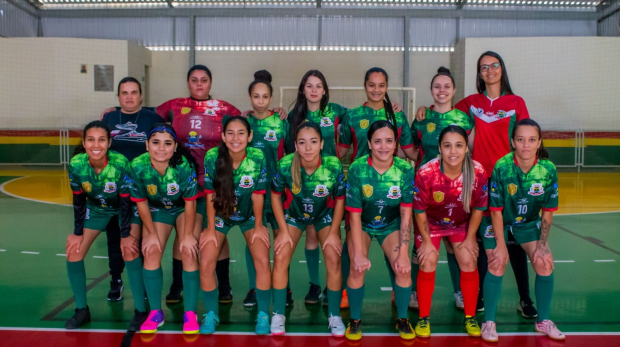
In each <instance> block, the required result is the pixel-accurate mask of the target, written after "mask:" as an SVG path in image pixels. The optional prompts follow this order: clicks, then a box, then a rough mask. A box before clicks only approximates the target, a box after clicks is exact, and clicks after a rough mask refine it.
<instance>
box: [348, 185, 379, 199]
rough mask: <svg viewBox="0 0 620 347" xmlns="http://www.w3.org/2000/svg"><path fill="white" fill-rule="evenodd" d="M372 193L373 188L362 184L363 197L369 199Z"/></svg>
mask: <svg viewBox="0 0 620 347" xmlns="http://www.w3.org/2000/svg"><path fill="white" fill-rule="evenodd" d="M347 188H348V183H347ZM372 192H373V188H372V186H371V185H370V184H364V185H363V186H362V193H364V196H365V197H367V198H370V197H371V196H372Z"/></svg>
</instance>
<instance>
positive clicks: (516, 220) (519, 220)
mask: <svg viewBox="0 0 620 347" xmlns="http://www.w3.org/2000/svg"><path fill="white" fill-rule="evenodd" d="M523 222H525V219H523V217H517V218H515V224H523Z"/></svg>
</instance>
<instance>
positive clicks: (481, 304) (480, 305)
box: [476, 295, 484, 312]
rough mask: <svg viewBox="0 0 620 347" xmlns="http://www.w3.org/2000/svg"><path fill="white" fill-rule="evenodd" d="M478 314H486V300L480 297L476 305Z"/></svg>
mask: <svg viewBox="0 0 620 347" xmlns="http://www.w3.org/2000/svg"><path fill="white" fill-rule="evenodd" d="M476 312H484V300H483V299H482V296H480V295H478V303H476Z"/></svg>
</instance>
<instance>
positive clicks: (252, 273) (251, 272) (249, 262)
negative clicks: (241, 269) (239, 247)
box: [245, 246, 256, 290]
mask: <svg viewBox="0 0 620 347" xmlns="http://www.w3.org/2000/svg"><path fill="white" fill-rule="evenodd" d="M245 267H246V268H247V270H248V279H249V281H250V290H252V289H256V268H255V267H254V259H252V254H251V253H250V248H249V247H248V246H245Z"/></svg>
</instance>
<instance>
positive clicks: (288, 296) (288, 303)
mask: <svg viewBox="0 0 620 347" xmlns="http://www.w3.org/2000/svg"><path fill="white" fill-rule="evenodd" d="M294 303H295V301H293V292H292V291H291V290H290V289H289V290H288V291H287V292H286V307H289V306H293V304H294Z"/></svg>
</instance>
